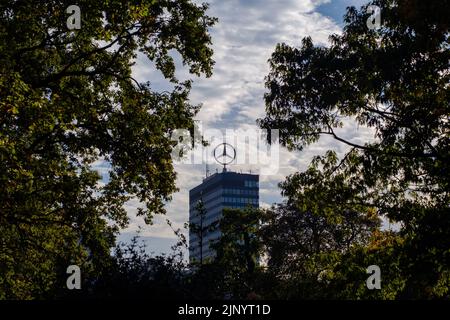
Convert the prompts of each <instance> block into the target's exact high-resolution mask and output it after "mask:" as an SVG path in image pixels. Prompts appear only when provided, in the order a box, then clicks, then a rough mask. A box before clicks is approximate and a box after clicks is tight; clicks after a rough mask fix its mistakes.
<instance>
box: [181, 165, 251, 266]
mask: <svg viewBox="0 0 450 320" xmlns="http://www.w3.org/2000/svg"><path fill="white" fill-rule="evenodd" d="M199 201H202V202H203V205H204V209H205V214H204V215H201V214H199V212H198V210H197V207H198V202H199ZM249 205H250V206H252V207H255V208H257V207H259V175H255V174H244V173H237V172H229V171H226V170H224V171H223V172H222V173H215V174H213V175H211V176H209V177H206V178H205V179H204V180H203V182H202V183H201V184H200V185H198V186H196V187H195V188H193V189H192V190H190V191H189V223H190V224H191V225H194V226H197V227H200V228H202V229H203V230H205V232H203V236H202V237H201V238H202V241H200V237H199V233H198V232H193V231H192V229H191V230H190V232H189V260H190V261H191V262H194V261H197V262H199V261H200V260H201V258H200V257H202V259H203V261H205V260H206V259H208V258H213V257H214V255H215V252H214V249H212V248H211V246H210V245H211V243H212V242H214V241H216V240H217V239H219V238H220V236H221V232H220V230H219V229H215V230H207V229H208V228H207V227H208V226H210V225H211V224H214V223H215V222H217V221H219V220H220V219H221V217H222V211H223V209H224V208H245V207H246V206H249ZM200 243H203V245H202V246H201V247H202V248H200Z"/></svg>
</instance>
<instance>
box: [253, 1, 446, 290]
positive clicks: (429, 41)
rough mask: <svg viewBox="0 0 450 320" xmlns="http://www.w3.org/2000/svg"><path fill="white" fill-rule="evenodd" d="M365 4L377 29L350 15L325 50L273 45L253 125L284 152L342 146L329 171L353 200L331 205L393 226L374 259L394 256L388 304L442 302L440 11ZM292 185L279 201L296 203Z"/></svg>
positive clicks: (296, 188) (361, 15)
mask: <svg viewBox="0 0 450 320" xmlns="http://www.w3.org/2000/svg"><path fill="white" fill-rule="evenodd" d="M370 4H372V5H377V6H379V7H380V9H381V17H382V25H381V27H380V28H378V29H369V28H368V27H367V25H366V21H367V19H368V18H369V15H370V12H369V11H368V10H366V8H367V6H364V7H362V8H361V10H359V11H358V10H356V9H355V8H353V7H352V8H349V9H348V11H347V14H346V16H345V27H344V30H343V33H342V35H333V36H331V37H330V45H329V46H328V47H322V46H315V45H314V44H313V42H312V40H311V39H310V38H305V39H303V42H302V45H301V47H300V48H293V47H291V46H288V45H286V44H279V45H278V46H277V48H276V50H275V52H274V53H273V55H272V58H271V59H270V68H271V71H270V74H269V75H268V76H267V79H266V86H267V89H268V92H267V94H266V95H265V101H266V113H267V114H266V116H265V118H264V119H261V120H259V123H260V125H261V126H262V127H263V128H280V135H281V142H282V143H283V144H284V145H285V146H287V147H288V148H290V149H297V150H302V149H303V148H304V147H305V146H307V145H309V144H312V143H314V142H316V141H318V140H319V139H320V137H321V136H324V135H326V136H331V137H333V138H334V139H336V140H337V141H339V142H342V143H344V144H346V145H348V146H349V147H351V150H350V151H349V152H348V153H347V155H346V156H345V157H347V156H351V158H352V160H351V161H343V162H342V163H341V164H340V165H337V166H336V168H335V171H336V172H338V173H339V174H341V175H343V176H344V177H351V179H352V185H353V186H355V187H354V190H352V193H353V196H352V197H351V198H350V199H348V198H345V197H344V198H342V199H339V198H336V199H335V202H332V203H333V205H335V206H341V205H345V204H346V205H350V204H353V205H356V204H359V205H362V206H370V207H374V208H376V211H377V214H378V215H379V216H386V217H387V218H389V219H390V220H392V221H395V222H397V223H399V224H400V225H401V226H402V228H401V230H400V231H399V233H400V236H401V241H399V242H398V243H397V244H396V245H395V246H392V247H389V248H388V247H386V248H385V249H386V250H385V251H384V253H385V255H384V256H387V255H386V253H388V252H390V250H391V249H392V250H394V252H390V254H389V255H388V256H389V257H392V258H393V260H392V263H393V268H394V269H397V270H399V274H400V275H401V278H402V280H403V283H404V285H403V286H401V288H398V291H396V292H393V294H392V295H389V296H390V297H391V298H418V297H422V298H423V297H426V298H432V297H448V295H449V291H448V288H449V287H450V286H449V284H450V277H449V274H450V270H449V268H448V266H449V265H450V264H449V253H450V251H449V247H448V241H445V240H444V239H449V237H450V234H449V232H450V228H449V224H450V217H449V215H448V212H449V203H450V194H449V191H450V183H449V182H450V174H449V164H450V161H449V160H450V144H449V141H450V139H449V137H450V126H449V116H450V109H449V100H450V99H449V98H450V91H449V87H448V83H449V80H450V72H449V67H448V61H449V57H450V51H449V42H448V40H449V24H448V15H447V12H449V3H448V2H442V1H437V0H436V1H433V0H432V1H427V2H426V3H425V2H422V1H418V0H376V1H372V2H371V3H370ZM352 121H354V122H356V123H357V124H358V125H359V126H365V127H368V128H371V129H372V130H373V133H374V139H373V141H370V142H367V143H365V144H361V143H358V142H356V141H354V140H351V139H347V138H345V137H344V136H342V135H341V134H340V133H339V128H341V127H346V126H347V125H348V124H349V123H351V122H352ZM345 157H344V158H345ZM324 179H325V181H316V183H315V185H316V189H315V190H320V188H319V187H320V186H321V185H323V184H324V183H326V184H328V183H332V182H333V181H335V180H334V178H333V175H331V176H325V177H324ZM296 181H298V179H296V175H294V176H293V177H292V178H291V179H288V181H287V182H286V184H285V187H286V188H287V189H289V190H291V191H290V192H289V194H288V196H289V197H293V198H295V197H296V194H298V195H299V196H301V197H303V196H305V195H306V193H305V191H304V190H303V189H302V187H303V183H304V182H303V181H300V184H296ZM289 185H291V187H289ZM318 201H319V199H318ZM442 241H444V242H442ZM379 251H380V252H383V249H382V248H380V249H379ZM394 258H395V259H394ZM397 258H399V259H400V260H399V261H398V265H396V266H394V264H396V263H397V262H394V260H395V261H397ZM360 267H362V266H360ZM386 268H389V264H386ZM386 296H387V295H386Z"/></svg>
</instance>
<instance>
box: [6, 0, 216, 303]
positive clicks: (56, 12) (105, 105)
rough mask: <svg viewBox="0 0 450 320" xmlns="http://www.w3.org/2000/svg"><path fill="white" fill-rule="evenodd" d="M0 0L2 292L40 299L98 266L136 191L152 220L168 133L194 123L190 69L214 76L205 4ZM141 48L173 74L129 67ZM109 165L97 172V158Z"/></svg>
mask: <svg viewBox="0 0 450 320" xmlns="http://www.w3.org/2000/svg"><path fill="white" fill-rule="evenodd" d="M71 4H72V3H71V2H70V1H46V2H36V1H13V0H6V1H2V4H1V5H0V15H1V24H0V97H1V98H0V163H1V166H0V167H1V169H0V190H1V192H0V235H1V236H0V298H38V297H44V296H48V295H50V296H51V295H52V294H53V292H54V291H55V290H56V289H55V288H61V287H63V286H64V285H65V277H66V274H65V271H66V268H67V266H68V265H70V264H77V265H79V266H80V267H81V269H82V272H83V274H84V275H86V274H89V273H92V272H94V273H95V272H100V271H101V268H102V266H103V265H107V264H108V261H110V259H109V256H110V255H109V249H110V248H111V247H112V246H113V244H114V236H115V234H116V233H117V231H118V230H119V228H122V227H125V226H126V225H127V222H128V217H127V215H126V212H125V209H124V204H125V202H126V201H127V200H129V199H130V198H133V197H137V199H138V200H140V201H141V202H142V203H143V204H144V206H143V207H142V208H140V209H139V211H138V214H139V215H142V216H144V217H145V220H146V222H148V223H150V222H151V218H152V215H153V214H162V213H164V203H165V202H166V201H169V200H170V199H171V194H172V193H173V192H174V191H175V190H176V187H175V182H174V180H175V172H174V170H173V166H172V161H171V158H170V155H171V150H172V148H173V143H172V142H171V140H170V133H171V132H172V131H173V130H174V129H176V128H193V126H194V124H193V120H192V118H193V116H194V115H195V114H196V113H197V111H198V110H199V107H200V106H194V105H191V104H189V101H188V95H189V90H190V85H191V81H190V80H188V81H180V80H178V79H177V77H176V76H175V63H174V59H173V52H178V53H179V55H180V57H181V59H182V61H183V63H184V64H185V65H186V66H188V68H189V71H190V72H191V73H192V74H193V75H201V74H205V75H206V76H210V75H211V71H212V65H213V61H212V59H211V57H212V49H211V48H210V44H211V41H210V36H209V33H208V28H209V27H211V26H212V25H213V24H214V22H215V19H213V18H211V17H209V16H207V15H206V13H205V12H206V10H207V5H206V4H203V5H196V4H194V3H193V2H192V1H190V0H176V1H175V0H162V1H154V0H145V1H133V2H132V3H129V2H122V1H106V0H105V1H100V0H97V1H91V0H89V1H78V2H77V4H78V6H79V7H80V11H81V20H82V23H81V28H80V29H79V30H69V29H68V28H67V25H66V20H67V18H68V17H69V14H68V13H66V9H67V8H68V7H69V5H71ZM138 53H140V54H141V55H143V56H144V57H147V58H148V59H149V60H150V61H152V62H153V64H154V66H155V68H156V69H157V70H159V71H160V72H161V73H162V74H163V75H164V77H165V78H166V79H167V80H168V81H169V82H170V83H171V84H172V88H173V89H172V90H171V91H170V92H168V91H167V92H156V91H153V90H152V88H151V84H150V83H138V82H137V81H136V80H135V79H134V78H133V77H132V72H131V67H132V65H133V64H134V62H135V61H136V58H137V54H138ZM100 160H104V161H106V163H108V165H109V166H110V167H109V168H110V169H109V172H108V176H107V177H106V176H105V177H103V178H104V179H103V181H102V183H100V181H99V179H100V178H101V176H100V174H99V173H97V172H96V171H94V170H93V169H92V165H93V164H95V163H96V161H100Z"/></svg>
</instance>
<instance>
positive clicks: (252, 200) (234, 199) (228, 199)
mask: <svg viewBox="0 0 450 320" xmlns="http://www.w3.org/2000/svg"><path fill="white" fill-rule="evenodd" d="M223 201H224V202H230V203H251V204H258V199H257V198H237V197H223Z"/></svg>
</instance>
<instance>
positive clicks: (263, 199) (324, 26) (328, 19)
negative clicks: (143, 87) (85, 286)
mask: <svg viewBox="0 0 450 320" xmlns="http://www.w3.org/2000/svg"><path fill="white" fill-rule="evenodd" d="M205 1H207V2H209V3H210V9H209V11H208V15H210V16H215V17H218V18H219V22H218V23H217V24H216V25H215V26H214V28H213V29H212V30H211V33H212V41H213V49H214V60H215V61H216V64H215V67H214V74H213V76H212V77H211V78H208V79H205V78H193V79H194V85H193V89H192V92H191V101H192V103H194V104H197V103H202V104H203V108H202V110H201V111H200V113H199V114H198V116H197V118H196V119H197V120H199V121H201V124H202V126H203V128H217V129H221V130H225V129H235V130H236V129H249V128H256V126H255V121H256V119H257V118H260V117H263V116H264V101H263V95H264V92H265V88H264V77H265V76H266V75H267V74H268V72H269V68H268V63H267V60H268V59H269V58H270V55H271V53H272V52H273V50H274V48H275V46H276V44H277V43H280V42H285V43H288V44H290V45H299V43H300V41H301V39H302V38H303V37H305V36H311V37H312V39H313V41H314V42H315V43H316V44H322V45H327V41H328V36H329V35H331V34H333V33H340V32H341V28H342V17H343V15H344V13H345V8H346V7H347V6H351V5H353V6H357V7H359V6H361V5H362V4H364V3H365V2H366V1H364V0H331V1H330V0H209V1H208V0H205ZM133 72H134V76H135V77H136V78H137V79H138V80H139V81H150V82H151V83H152V87H153V88H154V89H155V90H165V89H166V88H168V84H167V82H165V81H164V79H163V78H162V77H161V75H160V74H159V73H158V72H156V71H155V69H154V67H153V66H152V65H151V63H150V62H149V61H147V60H146V59H145V58H143V57H139V59H138V61H137V63H136V65H135V67H134V70H133ZM178 77H179V78H180V79H188V78H192V76H190V75H188V74H187V72H186V70H184V69H183V67H182V66H181V65H179V72H178ZM340 134H341V135H342V136H343V137H346V138H348V139H351V140H352V141H354V142H358V143H364V142H365V141H367V140H369V139H370V138H371V133H370V132H368V131H367V130H366V129H364V128H358V127H357V126H353V125H351V123H350V124H349V126H347V127H346V128H344V129H343V131H342V132H340ZM329 149H333V150H335V151H337V152H338V153H339V154H342V153H343V152H345V150H347V148H346V146H345V145H342V144H339V143H336V142H335V141H333V140H331V139H329V138H325V137H324V138H322V139H321V140H320V141H319V142H318V143H316V144H314V145H312V146H310V147H309V148H307V149H306V150H304V151H302V152H301V153H299V152H297V153H293V152H288V151H287V150H285V149H280V157H279V158H280V160H279V163H278V172H276V173H274V174H270V175H262V176H261V177H260V181H261V182H260V205H261V206H268V205H270V204H272V203H274V202H280V201H281V200H282V199H281V196H280V192H279V189H278V186H277V185H278V183H279V182H281V181H283V180H284V178H285V177H286V176H287V175H289V174H291V173H294V172H296V171H300V170H302V169H304V168H306V166H307V165H308V163H309V162H310V161H311V158H312V157H313V156H314V155H320V154H324V152H325V151H326V150H329ZM215 168H218V167H217V166H214V165H211V167H210V169H211V171H215ZM98 169H100V171H107V167H106V166H105V165H103V167H102V165H100V164H99V168H98ZM231 169H232V170H243V171H249V170H252V172H257V171H258V170H259V169H260V168H259V167H258V166H257V165H244V166H236V167H234V168H233V167H231ZM176 171H177V173H178V179H177V186H178V187H179V189H180V191H179V192H178V193H176V194H175V195H174V198H173V201H172V202H171V203H168V204H167V212H168V213H167V216H166V217H156V218H155V220H154V225H152V226H146V225H145V224H144V222H143V221H142V220H141V219H139V218H136V216H135V212H136V208H137V207H138V205H139V203H137V202H136V201H130V202H129V203H128V205H127V209H128V212H129V215H130V218H131V224H130V226H129V228H127V229H126V230H124V231H123V232H122V234H121V236H120V237H119V240H121V241H128V240H129V239H130V238H131V237H132V236H133V235H134V234H135V233H136V230H137V229H138V227H139V226H141V227H142V231H141V236H142V239H143V240H144V241H145V242H146V244H147V246H148V250H149V252H154V253H155V254H159V253H163V252H169V251H170V247H171V245H173V244H174V243H175V241H176V239H175V236H174V233H173V231H172V230H171V229H170V227H168V226H167V224H166V222H165V219H167V218H168V219H170V220H171V221H172V223H173V225H174V226H175V227H176V228H183V224H184V223H185V222H186V221H187V219H188V207H189V205H188V195H189V189H191V188H193V187H195V186H196V185H198V184H200V183H201V182H202V179H203V177H204V175H205V165H204V164H203V165H202V164H200V165H188V164H183V165H177V166H176Z"/></svg>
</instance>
